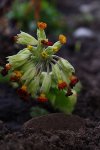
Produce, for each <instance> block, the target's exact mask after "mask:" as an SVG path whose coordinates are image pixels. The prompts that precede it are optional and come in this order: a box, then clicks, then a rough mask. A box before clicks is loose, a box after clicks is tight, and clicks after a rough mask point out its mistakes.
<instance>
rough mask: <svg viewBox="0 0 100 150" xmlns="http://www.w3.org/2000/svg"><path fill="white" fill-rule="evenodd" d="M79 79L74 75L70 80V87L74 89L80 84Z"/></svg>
mask: <svg viewBox="0 0 100 150" xmlns="http://www.w3.org/2000/svg"><path fill="white" fill-rule="evenodd" d="M78 81H79V79H78V78H77V77H76V76H74V75H72V76H71V78H70V87H71V88H73V87H74V86H75V85H76V84H77V83H78Z"/></svg>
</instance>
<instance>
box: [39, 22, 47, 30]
mask: <svg viewBox="0 0 100 150" xmlns="http://www.w3.org/2000/svg"><path fill="white" fill-rule="evenodd" d="M37 25H38V28H39V29H40V30H44V29H45V28H47V24H46V23H44V22H38V23H37Z"/></svg>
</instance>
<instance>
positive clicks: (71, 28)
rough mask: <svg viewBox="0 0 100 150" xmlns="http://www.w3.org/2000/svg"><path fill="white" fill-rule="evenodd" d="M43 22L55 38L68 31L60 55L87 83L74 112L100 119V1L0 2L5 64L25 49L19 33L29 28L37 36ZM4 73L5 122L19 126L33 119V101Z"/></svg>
mask: <svg viewBox="0 0 100 150" xmlns="http://www.w3.org/2000/svg"><path fill="white" fill-rule="evenodd" d="M38 21H43V22H46V23H47V24H48V28H47V30H46V33H47V36H48V37H49V39H50V41H53V42H55V41H57V40H58V35H59V34H65V35H66V36H67V38H68V42H67V44H66V45H65V46H64V47H63V48H62V50H61V51H59V52H58V55H60V56H62V57H64V58H66V59H67V60H69V61H70V62H71V63H72V65H73V66H74V67H75V70H76V74H77V76H78V77H79V79H80V81H81V83H82V90H81V93H80V94H79V96H78V103H77V105H76V107H75V111H74V112H73V114H77V115H79V116H81V117H83V118H90V119H93V120H99V121H100V102H99V100H100V0H95V1H94V0H72V1H71V0H70V1H69V0H0V66H1V67H2V66H4V65H5V63H6V57H7V56H9V55H13V54H15V53H17V52H18V51H19V49H20V48H21V47H20V46H19V45H17V44H16V43H15V41H14V36H15V35H16V34H17V33H19V32H20V30H21V31H25V32H28V33H30V34H31V35H34V36H35V37H36V28H37V27H36V25H37V22H38ZM8 78H9V77H5V78H3V77H2V76H0V120H3V121H4V122H6V123H7V124H8V126H10V127H12V128H18V126H20V125H21V124H23V123H24V122H25V121H26V120H28V119H29V118H30V115H29V108H30V107H31V106H32V104H28V103H26V102H23V101H22V100H21V99H20V98H19V97H18V96H17V94H16V92H15V90H14V89H13V88H11V86H10V85H9V82H8Z"/></svg>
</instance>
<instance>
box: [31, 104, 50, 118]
mask: <svg viewBox="0 0 100 150" xmlns="http://www.w3.org/2000/svg"><path fill="white" fill-rule="evenodd" d="M48 113H49V112H48V111H47V110H45V109H43V108H40V107H38V106H37V107H32V108H31V111H30V115H31V117H37V116H42V115H47V114H48Z"/></svg>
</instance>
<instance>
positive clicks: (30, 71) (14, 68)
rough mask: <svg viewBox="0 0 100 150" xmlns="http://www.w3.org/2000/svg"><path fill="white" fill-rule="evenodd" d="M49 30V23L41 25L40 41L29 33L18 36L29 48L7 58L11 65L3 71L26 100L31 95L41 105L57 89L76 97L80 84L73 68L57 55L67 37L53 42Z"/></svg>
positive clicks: (41, 23) (38, 37)
mask: <svg viewBox="0 0 100 150" xmlns="http://www.w3.org/2000/svg"><path fill="white" fill-rule="evenodd" d="M45 28H47V24H46V23H43V22H39V23H38V29H37V39H35V38H34V37H33V36H31V35H29V34H27V33H25V32H21V33H20V34H18V35H17V36H16V40H17V41H16V42H17V43H19V44H23V45H26V48H24V49H23V50H20V51H19V52H18V53H17V54H16V55H13V56H9V57H7V59H8V62H9V63H8V64H6V66H5V68H4V69H3V70H2V71H1V73H2V75H6V74H7V73H8V71H9V73H10V81H12V82H18V84H19V86H20V88H19V90H18V93H19V94H20V96H21V97H22V98H24V99H27V97H28V96H30V95H31V96H32V97H34V98H36V99H37V100H38V101H40V102H46V101H48V93H49V92H50V90H51V89H54V88H55V89H58V90H59V91H61V90H63V92H64V93H65V95H66V96H70V95H72V94H73V93H74V90H73V87H74V86H75V85H76V83H77V82H78V79H77V77H76V76H75V70H74V68H73V66H72V65H71V64H70V63H69V62H68V61H67V60H65V59H63V58H61V57H59V56H57V55H55V54H56V53H57V52H58V51H59V49H60V48H61V47H62V45H63V44H65V43H66V42H67V38H66V37H65V36H64V35H59V39H58V41H57V42H55V43H53V42H51V41H49V40H48V39H47V38H46V34H45V31H44V30H45Z"/></svg>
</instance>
